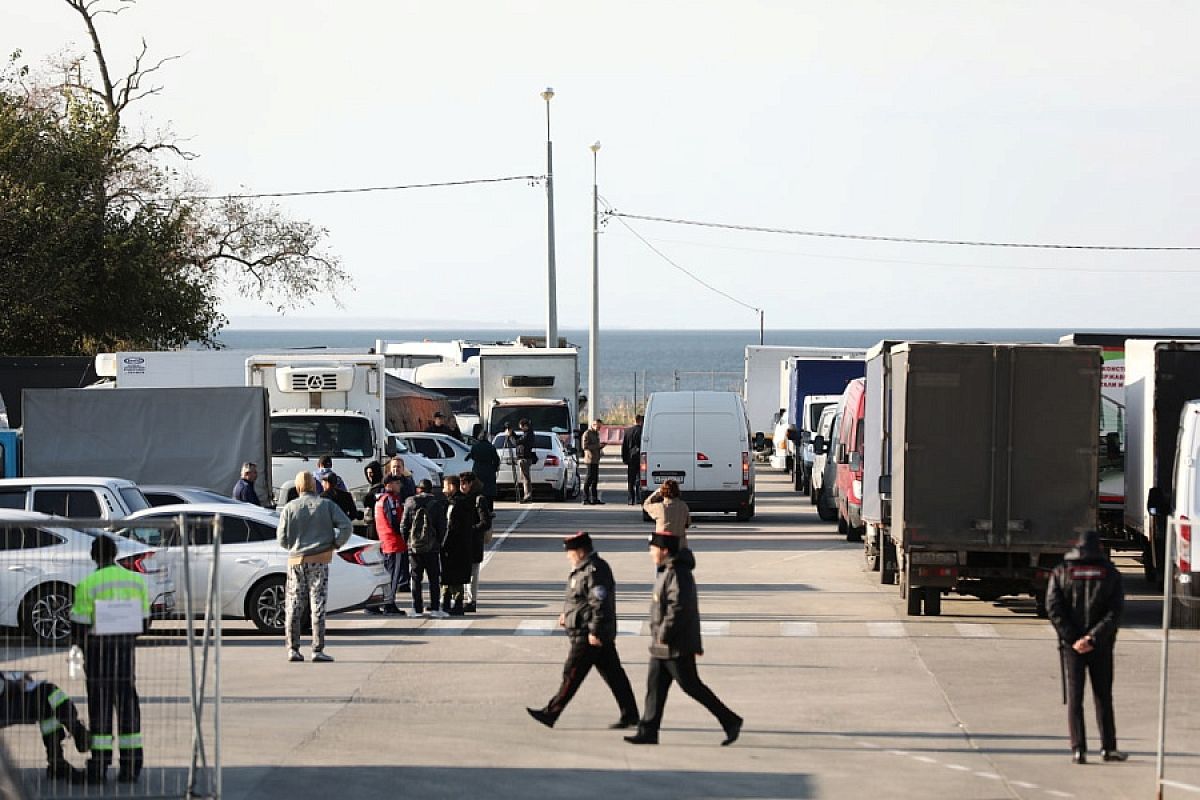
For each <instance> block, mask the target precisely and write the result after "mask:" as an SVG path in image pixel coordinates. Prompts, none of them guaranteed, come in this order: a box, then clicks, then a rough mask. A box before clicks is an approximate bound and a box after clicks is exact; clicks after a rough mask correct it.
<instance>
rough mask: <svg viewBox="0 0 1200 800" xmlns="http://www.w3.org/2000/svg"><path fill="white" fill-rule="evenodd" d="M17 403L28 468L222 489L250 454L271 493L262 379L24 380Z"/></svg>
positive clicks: (263, 491)
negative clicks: (61, 383) (47, 383)
mask: <svg viewBox="0 0 1200 800" xmlns="http://www.w3.org/2000/svg"><path fill="white" fill-rule="evenodd" d="M24 408H25V418H24V423H25V426H24V436H23V438H24V442H23V446H22V461H23V465H22V466H23V472H24V475H25V476H27V477H30V476H54V475H106V476H111V477H115V478H125V479H127V480H131V481H133V482H135V483H167V484H180V485H184V486H201V487H204V488H205V489H209V490H210V491H213V492H217V493H219V494H224V495H227V494H229V493H230V492H231V491H232V490H233V485H234V484H235V483H236V482H237V479H238V476H239V475H240V470H241V466H242V464H243V463H245V462H247V461H252V462H254V463H255V464H258V465H259V474H258V483H257V485H256V486H255V489H256V490H257V492H258V495H259V497H260V498H261V499H263V500H266V499H267V498H269V497H271V493H270V489H271V478H272V472H271V457H270V449H269V446H268V435H269V423H268V411H267V396H266V393H265V392H264V391H263V390H262V389H255V388H251V387H247V386H209V387H187V388H153V389H123V390H120V391H95V390H93V389H26V390H25V393H24ZM294 476H295V473H293V477H294Z"/></svg>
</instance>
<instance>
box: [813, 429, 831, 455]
mask: <svg viewBox="0 0 1200 800" xmlns="http://www.w3.org/2000/svg"><path fill="white" fill-rule="evenodd" d="M812 446H813V455H814V456H823V455H825V453H826V452H828V450H829V447H828V445H826V444H825V437H824V436H822V435H821V434H819V433H818V434H817V435H816V436H814V437H813V441H812Z"/></svg>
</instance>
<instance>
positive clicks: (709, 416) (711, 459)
mask: <svg viewBox="0 0 1200 800" xmlns="http://www.w3.org/2000/svg"><path fill="white" fill-rule="evenodd" d="M692 419H693V420H694V421H695V423H694V424H695V439H696V453H695V459H696V464H695V466H696V475H695V479H694V480H693V481H692V485H691V487H690V488H691V489H692V490H693V491H701V492H704V491H710V492H711V491H726V490H731V489H732V490H736V489H740V488H742V449H741V437H739V436H738V431H739V428H740V426H739V424H738V419H737V417H735V416H734V415H733V414H731V413H728V412H724V411H698V412H696V413H695V414H694V415H693V417H692Z"/></svg>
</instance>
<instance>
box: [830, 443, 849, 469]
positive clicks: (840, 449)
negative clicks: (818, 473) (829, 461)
mask: <svg viewBox="0 0 1200 800" xmlns="http://www.w3.org/2000/svg"><path fill="white" fill-rule="evenodd" d="M833 460H834V461H836V462H837V463H839V464H845V463H846V445H844V444H839V445H838V446H837V454H836V455H834V457H833Z"/></svg>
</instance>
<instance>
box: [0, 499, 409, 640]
mask: <svg viewBox="0 0 1200 800" xmlns="http://www.w3.org/2000/svg"><path fill="white" fill-rule="evenodd" d="M144 490H145V491H144ZM218 515H220V517H221V533H220V544H221V547H220V568H221V598H220V609H221V614H222V616H224V617H226V618H230V619H245V620H249V621H250V622H252V623H254V625H255V627H257V628H258V629H259V630H260V631H263V632H266V633H282V632H283V627H284V608H285V606H284V594H285V591H284V587H285V585H286V580H287V577H286V576H287V553H286V552H285V551H284V550H282V549H281V548H279V547H278V545H277V544H276V543H275V531H276V526H277V524H278V520H279V517H278V513H277V512H276V511H273V510H270V509H264V508H260V507H258V506H253V505H249V504H246V503H238V502H235V501H232V500H230V498H227V497H224V496H222V495H217V494H215V493H213V492H210V491H208V490H205V489H200V488H196V487H180V486H147V487H139V486H137V485H136V484H134V483H132V482H130V481H127V480H122V479H118V478H93V477H60V478H13V479H4V480H0V521H2V522H3V524H2V525H0V562H2V563H0V626H7V627H17V628H20V629H21V630H22V631H23V632H24V633H25V634H26V635H29V636H31V637H33V638H34V639H35V640H37V641H39V642H41V643H45V644H57V643H60V642H63V641H65V640H66V639H67V637H68V636H69V634H70V625H69V622H68V612H69V610H70V607H71V604H72V602H73V599H74V587H75V586H76V585H77V584H78V583H79V581H81V580H82V579H83V578H84V577H85V576H86V575H87V574H88V573H89V572H91V571H92V569H93V568H94V565H93V564H92V562H91V557H90V548H91V542H92V541H93V540H94V538H95V537H96V536H97V535H99V534H100V533H101V532H102V531H103V530H104V529H108V530H110V531H112V532H113V533H115V534H116V535H117V537H118V553H119V558H118V561H119V563H120V564H121V565H122V566H123V567H125V568H126V569H129V570H132V571H135V572H138V573H140V574H142V576H143V577H144V578H145V579H146V582H147V586H148V588H149V590H150V595H151V601H152V617H154V618H173V617H179V616H182V615H183V614H184V612H185V609H184V607H183V603H184V596H185V592H184V591H183V589H184V584H183V581H182V578H183V541H184V539H183V534H181V532H180V529H179V528H177V527H171V526H170V525H169V524H163V523H169V522H171V521H173V520H176V519H178V518H180V517H182V518H183V520H184V523H185V524H186V526H187V541H188V542H189V544H188V546H189V548H191V550H190V552H189V553H188V556H189V558H188V562H189V572H190V575H191V581H190V586H191V590H190V592H187V593H186V594H187V595H189V596H190V597H191V611H192V613H194V614H203V613H204V609H205V605H206V599H207V591H206V590H207V587H208V585H209V583H208V575H209V572H210V570H211V566H212V552H213V547H212V545H213V531H214V528H215V525H214V519H215V517H217V516H218ZM64 517H70V518H71V519H72V520H77V521H78V520H86V521H87V523H86V526H81V525H80V523H79V522H75V523H74V524H71V523H69V522H68V521H67V520H66V519H64ZM139 523H140V524H139ZM154 523H158V524H154ZM338 556H339V558H335V559H334V560H333V563H332V566H331V580H330V594H329V610H330V611H344V610H349V609H354V608H362V607H366V606H375V605H381V604H383V602H384V597H385V594H386V591H387V589H388V576H387V574H386V571H385V569H384V566H383V556H382V554H381V552H380V550H379V543H378V542H373V541H371V540H368V539H365V538H363V537H361V536H357V535H354V536H351V537H350V540H349V541H348V542H347V543H346V544H345V545H344V546H343V547H342V548H340V549H339V551H338Z"/></svg>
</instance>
